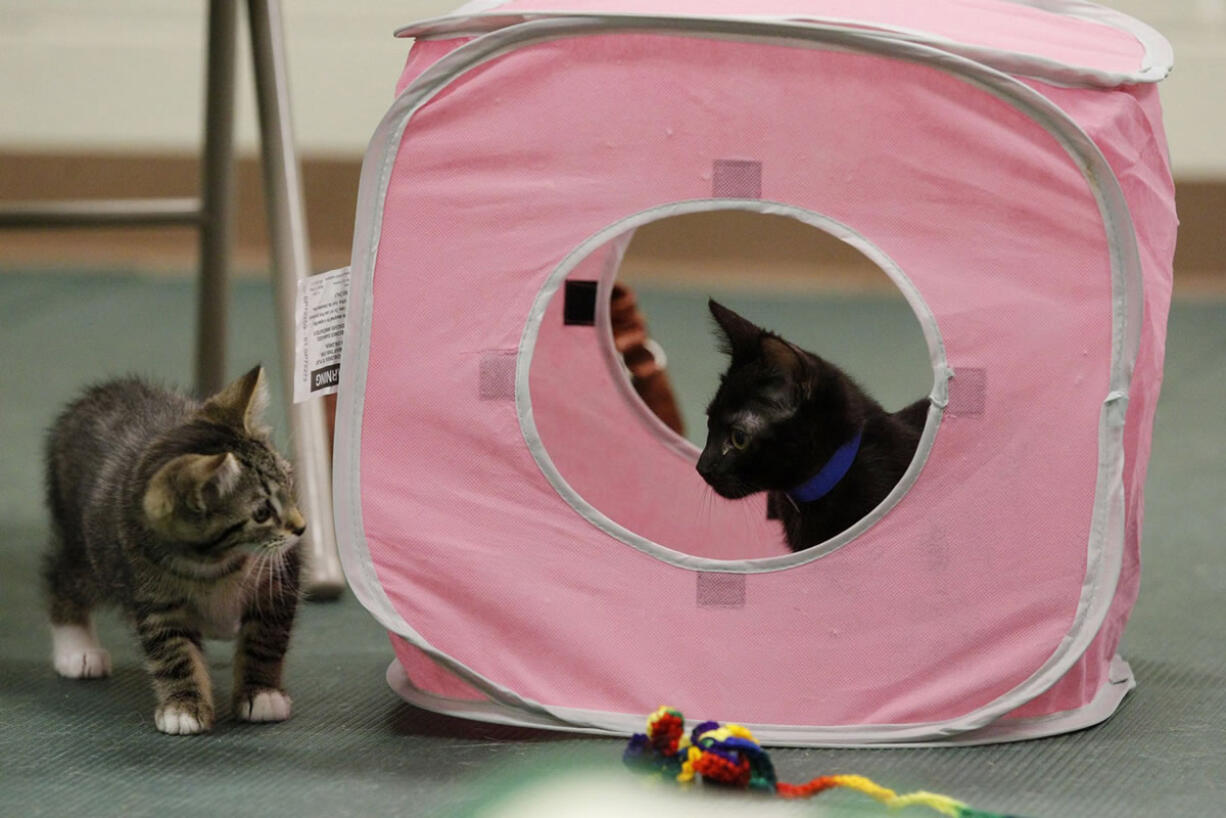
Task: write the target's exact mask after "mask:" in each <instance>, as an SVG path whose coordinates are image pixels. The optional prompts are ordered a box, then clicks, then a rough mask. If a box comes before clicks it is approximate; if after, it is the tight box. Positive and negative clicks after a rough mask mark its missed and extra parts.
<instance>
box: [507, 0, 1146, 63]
mask: <svg viewBox="0 0 1226 818" xmlns="http://www.w3.org/2000/svg"><path fill="white" fill-rule="evenodd" d="M493 11H494V12H512V11H518V12H531V11H540V12H550V11H553V12H583V11H591V12H596V13H614V14H647V15H671V16H698V17H717V16H729V17H731V16H748V17H786V18H792V19H796V20H805V21H810V22H823V21H856V22H857V23H858V24H860V25H862V26H863V27H865V28H873V27H877V26H880V27H883V28H892V29H908V30H913V31H918V32H922V33H925V34H929V35H935V36H937V37H943V38H946V39H949V40H953V41H955V42H959V43H964V44H968V45H975V46H982V47H985V48H993V49H999V50H1001V51H1012V52H1016V53H1019V54H1031V55H1034V56H1038V57H1045V58H1047V59H1050V60H1055V61H1057V62H1061V63H1065V64H1068V65H1079V66H1085V67H1091V68H1097V69H1100V70H1103V71H1121V72H1129V71H1136V70H1137V69H1139V68H1140V66H1141V64H1142V61H1143V59H1144V56H1145V48H1144V46H1142V45H1141V43H1140V42H1139V41H1138V40H1137V39H1136V38H1135V37H1133V36H1132V35H1131V34H1129V33H1127V32H1124V31H1120V30H1118V29H1116V28H1113V27H1111V26H1106V25H1103V24H1101V23H1096V22H1092V21H1089V20H1080V19H1076V18H1072V17H1067V16H1064V15H1059V14H1054V13H1052V12H1047V11H1042V10H1040V9H1036V8H1031V7H1028V6H1021V5H1018V4H1015V3H1008V2H1000V0H925V2H922V3H917V2H915V0H770V2H768V3H761V2H756V0H691V2H681V0H673V2H671V3H669V4H668V5H663V4H661V3H660V2H659V0H617V1H616V2H612V3H611V2H609V0H513V2H510V3H505V4H503V5H501V6H499V7H498V8H497V9H494V10H493Z"/></svg>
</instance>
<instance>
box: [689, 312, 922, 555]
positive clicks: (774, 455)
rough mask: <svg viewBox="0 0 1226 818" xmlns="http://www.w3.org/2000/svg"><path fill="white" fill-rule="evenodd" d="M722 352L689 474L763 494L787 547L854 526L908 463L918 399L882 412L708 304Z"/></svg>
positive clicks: (725, 489) (808, 358)
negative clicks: (723, 362)
mask: <svg viewBox="0 0 1226 818" xmlns="http://www.w3.org/2000/svg"><path fill="white" fill-rule="evenodd" d="M708 307H709V308H710V310H711V315H712V316H714V318H715V322H716V324H717V325H718V328H719V331H720V333H721V334H722V335H723V340H724V345H723V351H724V352H725V353H727V354H729V355H730V356H731V362H730V364H729V366H728V370H727V371H726V372H725V373H724V374H723V376H722V377H721V379H720V386H719V390H718V391H717V392H716V393H715V397H714V399H712V401H711V404H710V405H709V406H708V407H707V443H706V447H705V448H704V449H703V452H702V455H701V457H699V459H698V473H699V474H700V475H702V478H703V479H704V480H706V481H707V483H708V484H709V485H710V486H711V487H712V488H713V489H714V490H715V491H716V493H717V494H719V495H720V496H722V497H726V498H729V499H736V498H740V497H745V496H747V495H750V494H753V493H755V492H759V491H765V492H767V508H768V514H769V515H770V516H772V517H776V518H778V519H779V520H780V521H781V522H782V524H783V529H784V532H785V534H786V537H787V542H788V546H789V547H790V548H791V549H792V550H793V551H800V550H802V549H805V548H809V547H811V546H814V545H817V544H818V543H820V542H824V541H825V540H828V539H830V538H831V537H833V536H835V535H836V534H838V533H839V532H841V531H844V530H846V529H847V528H849V527H851V526H852V525H854V524H855V523H856V522H858V521H859V520H860V519H862V518H863V517H864V516H865V515H866V514H868V513H869V512H870V511H872V509H873V508H875V507H876V506H877V504H878V503H880V502H881V501H882V500H883V499H884V498H885V497H886V495H887V494H889V493H890V491H891V489H893V488H894V486H895V485H896V484H897V483H898V481H899V479H900V478H901V477H902V475H903V472H905V471H906V470H907V467H908V466H909V465H910V464H911V459H912V457H913V456H914V455H915V449H916V446H917V445H918V444H919V438H920V433H921V432H922V431H923V428H924V420H925V418H926V417H927V413H928V400H927V399H926V398H925V399H922V400H918V401H916V402H915V403H913V404H911V405H910V406H907V407H906V408H905V409H902V410H900V411H898V412H893V413H890V412H886V411H885V410H884V409H883V408H881V405H880V404H878V403H877V402H876V401H875V400H873V399H872V398H871V397H869V396H868V394H866V393H865V392H864V390H863V389H861V388H860V387H859V386H858V385H857V384H856V383H855V381H853V380H852V379H851V378H850V377H848V376H847V375H846V374H845V373H844V372H843V371H842V370H840V369H839V368H838V367H836V366H835V365H834V364H831V363H829V362H828V361H825V360H823V359H822V358H819V357H818V356H817V355H814V354H813V353H811V352H806V351H805V350H802V349H800V348H799V347H797V346H795V345H794V344H791V343H789V342H787V341H785V340H784V339H782V338H780V337H779V336H778V335H775V334H774V333H771V332H768V331H767V330H764V329H762V328H761V327H759V326H757V325H756V324H753V323H751V322H750V321H747V320H746V319H744V318H742V317H741V316H740V315H737V314H736V313H735V312H733V311H732V310H730V309H728V308H727V307H724V306H723V305H721V304H718V303H716V302H715V301H710V302H708Z"/></svg>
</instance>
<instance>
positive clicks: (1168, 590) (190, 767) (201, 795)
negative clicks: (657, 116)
mask: <svg viewBox="0 0 1226 818" xmlns="http://www.w3.org/2000/svg"><path fill="white" fill-rule="evenodd" d="M640 294H641V296H642V298H643V300H644V303H645V304H646V305H647V309H648V315H649V317H650V320H651V322H652V328H653V330H654V331H655V334H656V335H657V337H659V338H660V339H661V341H662V342H663V343H664V344H665V347H666V348H667V349H668V350H669V352H670V355H671V356H672V359H673V362H674V364H673V367H674V380H675V383H676V387H677V391H678V393H679V394H680V395H681V398H682V402H683V406H684V407H685V409H686V415H687V420H688V421H689V423H690V425H691V427H692V428H700V417H701V410H702V403H703V401H704V400H705V398H706V397H707V390H709V389H710V388H711V384H713V382H714V381H713V377H714V372H715V371H717V368H718V365H719V364H718V358H716V357H715V356H714V355H713V354H711V353H710V340H709V337H708V333H709V330H708V327H707V323H706V319H705V316H703V314H702V300H703V299H704V298H705V294H698V293H679V292H663V291H660V292H652V291H650V290H646V291H641V293H640ZM192 299H193V286H192V284H191V283H190V282H188V281H180V280H166V279H146V278H140V277H136V276H125V275H102V274H91V275H69V274H65V273H62V272H57V273H43V274H40V273H16V272H13V273H5V274H0V363H2V365H3V370H2V373H3V374H2V381H0V382H2V383H3V389H0V445H2V446H3V449H2V451H3V454H2V455H0V816H35V815H48V816H58V815H64V816H69V815H72V816H78V815H79V816H112V815H114V816H119V815H123V816H154V815H157V816H169V815H173V816H183V817H184V818H186V816H220V815H261V816H269V817H270V818H271V817H272V816H281V815H287V816H288V815H293V816H298V818H302V816H316V815H318V816H325V815H326V816H349V815H353V816H378V815H429V816H433V815H441V816H460V815H495V814H501V813H499V807H498V804H500V803H504V794H505V793H506V791H507V789H508V787H512V786H513V785H514V784H515V782H520V781H527V780H539V776H540V775H541V772H542V771H543V770H550V769H558V768H563V767H570V766H572V765H579V766H581V767H584V768H587V767H593V768H598V769H603V770H608V771H611V772H612V773H614V774H620V773H619V768H618V759H619V756H620V753H621V748H622V742H621V741H620V740H614V739H592V738H577V737H572V736H566V735H560V734H553V733H544V732H535V731H525V730H513V729H508V728H500V727H494V726H487V725H481V724H474V723H467V722H461V721H457V720H453V719H448V718H445V717H439V716H435V715H432V714H428V713H425V712H422V711H419V710H416V709H414V708H412V707H410V706H408V705H406V704H404V703H402V702H400V701H399V700H398V699H397V698H396V697H395V696H394V695H393V694H392V693H391V692H390V690H389V689H388V688H387V686H386V685H385V683H384V681H383V674H384V670H385V668H386V665H387V662H388V660H389V658H390V648H389V646H388V644H387V638H386V636H385V635H384V634H383V632H382V631H381V629H380V628H379V627H378V626H377V625H376V624H375V623H374V621H373V620H372V619H371V618H370V617H369V616H368V615H367V614H366V612H365V611H364V610H363V609H362V608H361V607H360V606H359V605H358V604H357V603H356V602H355V601H354V600H353V598H352V596H345V597H344V598H342V599H341V600H340V601H338V602H333V603H308V604H306V605H305V606H304V610H303V615H302V617H301V619H300V623H299V626H298V629H297V632H296V635H295V641H294V644H293V647H292V651H291V655H290V660H289V667H288V671H287V678H288V684H289V687H290V689H291V693H292V694H293V696H294V702H295V710H294V716H293V718H292V719H291V720H290V721H288V722H286V723H283V724H278V725H262V726H253V725H239V724H235V723H233V722H231V721H229V720H226V719H225V718H224V715H223V719H222V721H221V723H220V724H219V726H218V728H217V729H216V730H215V731H214V732H213V733H211V734H209V735H207V736H202V737H193V738H179V737H167V736H162V735H160V734H158V733H157V732H156V731H155V729H154V727H153V720H152V709H153V700H152V694H151V692H150V690H149V687H148V684H147V682H146V680H145V678H144V674H143V671H142V670H141V667H140V660H139V657H138V654H137V651H136V648H135V645H134V643H133V641H132V639H131V638H130V637H129V636H128V634H127V633H126V631H125V629H124V627H123V626H122V625H121V623H120V622H119V621H118V619H117V618H116V617H114V616H106V615H103V616H102V617H100V622H99V626H100V627H99V630H100V633H101V635H102V638H103V640H104V641H105V642H106V643H107V645H108V647H109V648H110V650H111V652H112V656H113V659H114V664H115V672H114V675H113V676H112V677H111V678H109V679H107V680H102V681H90V682H74V681H67V680H63V679H59V678H57V677H56V675H55V673H54V671H53V670H52V668H51V665H50V662H49V650H50V648H49V639H48V632H47V628H46V625H45V621H44V617H43V612H42V603H41V598H40V590H39V587H38V581H37V559H38V553H39V551H40V550H41V548H42V547H43V544H44V541H45V538H46V532H47V523H46V519H45V515H44V512H43V509H42V504H41V489H40V479H41V477H40V471H41V466H40V454H39V451H40V446H41V438H42V433H43V429H44V428H45V427H46V425H47V424H48V422H49V421H50V419H51V417H52V415H53V414H54V412H55V411H56V409H57V407H59V406H60V405H61V404H63V403H64V402H65V401H66V400H68V399H69V398H70V397H72V396H73V394H74V393H75V392H76V391H77V390H78V389H80V388H81V386H83V385H84V384H85V383H87V382H89V381H91V380H95V379H99V378H102V377H105V376H107V375H111V374H116V373H122V372H139V373H144V374H148V375H151V376H155V377H160V378H163V379H165V380H167V381H171V382H180V383H181V382H184V381H185V380H186V379H187V378H188V377H189V375H190V373H189V362H190V361H191V350H190V343H191V335H192V322H193V316H194V312H193V306H192ZM271 303H272V300H271V293H270V292H269V288H268V286H267V285H265V284H263V283H261V282H250V281H244V282H239V283H238V284H236V286H235V290H234V313H233V324H232V338H233V345H232V348H231V360H230V362H231V365H232V366H231V371H232V372H234V373H235V374H237V372H238V371H240V369H241V368H243V367H246V366H249V365H251V364H252V363H253V362H255V361H256V360H260V359H263V360H264V361H266V362H268V363H269V364H273V363H275V362H274V361H273V358H274V357H275V351H274V350H275V346H274V334H273V329H272V327H271V324H270V321H269V316H270V315H271V309H272V308H271ZM730 303H732V304H733V305H735V306H737V307H741V308H744V309H745V310H746V311H747V312H748V313H749V314H750V315H751V316H752V315H758V316H764V315H771V316H773V317H774V319H773V323H774V324H775V325H776V328H777V329H779V330H781V331H783V332H785V333H787V332H790V331H792V330H793V329H794V330H795V331H796V333H799V334H800V336H799V340H802V341H803V342H804V343H806V344H812V345H813V346H814V347H818V348H821V349H830V348H831V346H830V345H831V344H837V343H843V344H846V343H847V342H846V341H840V339H848V338H852V339H855V340H854V344H852V345H850V346H847V347H846V348H845V349H844V348H839V351H838V352H837V353H832V354H831V357H832V358H834V359H835V360H837V361H840V362H841V363H844V364H846V365H848V366H849V367H850V368H851V369H852V370H853V371H855V372H866V373H869V375H868V376H866V377H865V378H864V380H865V381H867V382H868V385H869V386H870V387H872V388H874V389H875V390H876V391H878V392H879V393H880V394H881V395H882V397H883V400H884V402H886V403H887V404H895V405H897V404H901V403H902V402H904V401H905V400H907V399H908V398H909V396H910V395H912V394H920V393H922V392H923V391H925V390H926V388H927V385H928V384H927V379H928V376H927V374H926V373H925V372H924V369H923V367H924V356H923V351H922V349H917V343H918V342H917V338H918V330H917V329H916V330H914V331H913V334H910V335H909V334H908V332H912V330H911V329H910V328H909V327H908V325H907V319H908V315H907V313H906V311H905V308H903V307H901V305H900V304H898V303H897V302H894V301H887V300H881V299H877V298H867V297H860V298H854V297H847V298H842V299H838V300H836V301H834V302H829V303H827V304H825V305H824V306H820V305H819V306H812V305H810V306H808V307H804V306H802V305H799V304H797V302H796V299H794V298H792V297H787V298H778V299H771V298H767V297H763V296H755V297H748V296H745V295H732V296H730ZM815 311H816V312H815ZM802 316H803V318H802ZM815 316H816V318H815ZM813 327H818V329H817V330H813V331H814V332H818V333H819V335H816V336H805V335H804V333H806V332H809V331H810V330H812V328H813ZM895 327H897V328H899V329H898V330H897V332H898V334H897V335H895V334H894V332H895V330H894V329H893V328H895ZM820 333H828V334H827V335H825V336H822V335H820ZM1169 340H1170V345H1169V350H1168V356H1167V370H1166V371H1167V376H1166V385H1165V389H1164V393H1163V398H1162V403H1161V405H1160V411H1159V416H1158V425H1157V430H1156V434H1155V444H1154V453H1153V459H1152V462H1151V468H1150V476H1149V482H1148V488H1147V492H1148V505H1147V516H1146V527H1145V544H1144V561H1145V569H1144V570H1145V574H1144V579H1143V584H1142V590H1141V597H1140V601H1139V603H1138V605H1137V607H1136V611H1135V613H1134V616H1133V620H1132V622H1131V624H1130V626H1129V630H1128V633H1127V636H1126V638H1125V643H1124V646H1123V653H1124V655H1125V657H1126V658H1128V659H1129V660H1130V661H1131V662H1132V665H1133V668H1134V670H1135V672H1136V675H1137V678H1138V681H1139V687H1138V689H1137V690H1136V691H1135V692H1134V693H1133V694H1132V695H1131V696H1130V697H1129V698H1128V700H1127V701H1126V702H1125V703H1124V705H1123V707H1122V708H1121V710H1120V711H1119V712H1118V713H1117V715H1116V716H1115V717H1114V718H1113V719H1112V720H1110V721H1109V722H1107V723H1106V724H1104V725H1101V726H1099V727H1096V728H1093V729H1090V730H1086V731H1082V732H1080V733H1076V734H1073V735H1068V736H1062V737H1057V738H1052V739H1045V740H1040V741H1032V742H1025V743H1019V744H1012V745H1000V746H993V747H984V748H967V749H914V750H855V751H848V750H777V751H774V752H773V753H772V755H773V757H774V759H775V763H776V766H777V767H778V768H779V772H780V776H781V778H783V779H785V780H790V781H798V780H807V779H808V778H809V777H812V776H814V775H817V774H821V773H839V772H856V773H861V774H864V775H868V776H870V777H873V778H875V779H876V780H878V781H880V782H882V783H884V784H886V785H888V786H891V787H893V788H895V789H897V790H900V791H903V790H910V789H928V790H933V791H936V792H944V793H949V794H951V795H955V796H957V797H959V798H961V799H962V800H964V801H967V802H969V803H971V804H973V805H975V806H977V807H980V808H982V809H990V810H997V811H1001V812H1012V813H1016V814H1021V815H1028V816H1032V817H1033V818H1055V817H1056V816H1075V817H1076V818H1094V817H1095V816H1103V817H1104V818H1105V817H1106V816H1112V818H1114V817H1115V816H1133V815H1136V816H1202V815H1222V814H1226V751H1224V748H1226V552H1224V551H1223V546H1224V545H1226V543H1224V542H1223V540H1224V535H1223V532H1226V502H1224V501H1226V492H1224V491H1223V489H1224V487H1226V428H1224V427H1223V420H1224V419H1226V364H1224V361H1226V302H1220V301H1217V302H1215V301H1198V302H1179V303H1177V304H1176V305H1175V307H1174V309H1173V311H1172V316H1171V326H1170V339H1169ZM900 350H904V351H903V352H900ZM691 362H692V363H691ZM274 368H275V367H274ZM274 388H276V384H275V383H274ZM276 411H277V412H279V411H280V408H279V407H277V408H276ZM277 416H278V415H277V414H274V415H273V417H277ZM208 652H209V655H210V659H211V663H212V667H213V671H214V678H215V679H216V680H218V683H219V694H220V697H219V698H221V700H223V701H224V698H225V696H226V691H227V689H228V688H227V685H228V667H229V665H230V658H229V655H228V646H226V645H224V644H222V643H216V644H214V643H210V644H209V645H208ZM662 695H667V691H662ZM691 715H698V716H700V715H701V714H691ZM626 785H627V787H629V786H632V785H631V783H630V782H629V781H627V782H626ZM708 800H709V799H708ZM695 803H697V802H695ZM731 803H735V804H736V806H735V809H736V810H737V814H738V815H750V814H759V812H760V811H761V810H762V809H763V808H761V807H759V806H757V805H756V804H755V803H753V802H749V801H743V802H741V801H738V802H731ZM596 806H597V805H596V804H594V803H590V802H589V803H588V804H586V806H585V805H584V804H583V803H578V804H575V805H573V806H572V807H571V808H568V809H564V810H563V811H562V812H560V813H556V814H567V815H585V814H596ZM605 806H608V804H607V803H606V804H605ZM708 806H711V807H712V808H714V805H713V804H708ZM725 806H727V804H725ZM803 810H804V814H808V815H830V814H841V815H865V816H868V815H880V814H884V813H883V812H882V811H880V810H878V809H877V808H875V807H874V806H872V805H871V804H866V803H865V802H864V799H862V798H861V797H859V796H854V795H846V796H844V795H838V794H835V795H830V796H825V795H823V796H822V797H821V799H819V801H818V802H815V803H813V804H810V805H806V806H805V807H804V808H803ZM912 811H913V810H909V811H907V812H912ZM915 812H916V814H917V815H920V816H922V815H924V814H930V813H925V812H924V811H922V810H919V811H915ZM525 814H526V813H525ZM541 814H544V813H541ZM600 814H616V813H614V812H607V811H606V812H602V813H600ZM644 814H663V813H651V812H647V813H644ZM674 814H676V813H674ZM687 814H690V813H688V812H687ZM693 814H698V813H697V812H695V813H693ZM719 814H729V813H727V812H720V813H719ZM770 814H778V812H776V811H771V812H770ZM788 814H796V813H795V811H792V812H789V813H788Z"/></svg>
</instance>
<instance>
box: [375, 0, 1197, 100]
mask: <svg viewBox="0 0 1226 818" xmlns="http://www.w3.org/2000/svg"><path fill="white" fill-rule="evenodd" d="M1002 2H1006V3H1013V4H1015V5H1022V6H1028V7H1031V8H1036V9H1040V10H1043V11H1047V12H1051V13H1053V14H1059V15H1064V16H1067V17H1071V18H1075V19H1080V20H1085V21H1089V22H1093V23H1098V24H1100V25H1104V26H1108V27H1110V28H1114V29H1117V30H1119V31H1123V32H1126V33H1128V34H1130V35H1132V36H1133V37H1134V38H1136V40H1137V41H1138V42H1139V43H1140V44H1141V45H1142V47H1143V48H1144V49H1145V55H1144V57H1143V58H1142V61H1141V64H1140V65H1139V66H1138V67H1137V68H1136V69H1135V70H1133V71H1107V70H1103V69H1099V68H1094V67H1092V66H1088V65H1074V64H1070V63H1064V62H1060V61H1057V60H1053V59H1051V58H1048V57H1043V56H1040V55H1037V54H1029V53H1024V52H1017V51H1006V50H1002V49H995V48H988V47H986V46H979V45H974V44H972V43H965V42H959V41H956V40H952V39H949V38H947V37H943V36H940V35H938V34H933V33H932V32H928V31H922V30H920V29H916V28H908V27H904V26H887V25H883V24H881V23H879V22H873V21H864V20H856V19H852V18H845V17H826V16H821V17H819V16H814V17H806V18H803V19H800V18H796V17H787V16H779V15H743V16H737V17H732V16H719V15H670V14H666V13H665V14H659V15H652V16H646V15H639V14H629V13H619V12H616V11H600V12H596V11H591V10H588V11H583V10H578V9H577V10H573V11H567V10H563V9H548V10H538V11H533V10H532V9H514V10H499V7H500V6H502V5H503V3H501V2H499V3H491V2H484V0H476V2H472V3H468V4H467V5H464V6H462V7H460V8H459V9H456V10H455V11H454V12H452V13H451V14H448V15H444V16H441V17H433V18H429V19H426V20H419V21H417V22H415V23H411V24H409V25H407V26H404V27H403V28H400V29H397V30H396V32H395V36H397V37H404V38H416V39H453V38H458V37H479V36H482V35H485V34H489V33H491V32H494V31H498V30H500V29H504V28H509V27H512V26H516V25H519V24H521V23H525V22H532V21H542V20H551V19H554V20H556V19H572V20H594V21H599V22H601V23H603V24H606V25H609V26H612V27H620V26H622V25H624V24H626V23H629V22H634V21H651V22H654V23H655V24H656V25H666V26H669V27H674V28H684V27H688V26H689V24H691V23H696V24H699V25H701V24H705V23H714V22H721V23H732V24H733V25H736V24H738V23H740V24H743V25H744V27H745V28H744V31H745V33H751V29H750V27H752V26H754V25H755V24H768V25H774V26H791V27H795V28H797V29H805V28H810V27H818V28H821V27H829V26H835V27H841V28H848V29H853V30H860V31H864V32H871V33H878V34H882V35H885V36H887V37H889V38H890V39H893V40H897V41H906V42H913V43H917V44H920V45H927V46H931V47H933V48H937V49H940V50H942V51H946V52H949V53H950V54H956V55H958V56H962V57H966V58H968V59H971V60H974V61H976V62H980V63H983V64H984V65H987V66H989V67H992V68H995V69H997V70H998V71H1003V72H1005V73H1007V74H1012V75H1014V76H1023V77H1030V78H1032V79H1037V80H1042V81H1044V82H1050V83H1053V84H1057V85H1068V86H1092V87H1099V88H1115V87H1118V86H1120V85H1130V84H1136V83H1153V82H1160V81H1162V80H1163V79H1165V78H1166V77H1167V76H1168V75H1169V74H1170V72H1171V69H1172V68H1173V67H1174V62H1175V54H1174V50H1173V49H1172V48H1171V44H1170V42H1169V41H1167V39H1166V38H1165V37H1163V36H1162V34H1161V33H1159V32H1158V31H1157V30H1156V29H1154V28H1152V27H1151V26H1149V25H1147V24H1146V23H1143V22H1141V21H1140V20H1138V19H1136V18H1135V17H1130V16H1129V15H1127V14H1124V13H1123V12H1120V11H1117V10H1115V9H1111V8H1107V7H1105V6H1100V5H1098V4H1097V3H1092V2H1089V1H1088V0H1002Z"/></svg>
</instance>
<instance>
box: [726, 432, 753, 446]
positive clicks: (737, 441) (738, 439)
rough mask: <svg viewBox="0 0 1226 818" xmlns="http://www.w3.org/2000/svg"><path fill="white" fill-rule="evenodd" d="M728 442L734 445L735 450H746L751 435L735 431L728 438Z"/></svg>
mask: <svg viewBox="0 0 1226 818" xmlns="http://www.w3.org/2000/svg"><path fill="white" fill-rule="evenodd" d="M728 440H729V442H730V443H732V448H734V449H739V450H744V448H745V447H746V446H748V445H749V435H747V434H745V433H744V432H742V431H741V430H740V429H733V430H732V434H730V435H729V436H728Z"/></svg>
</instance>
